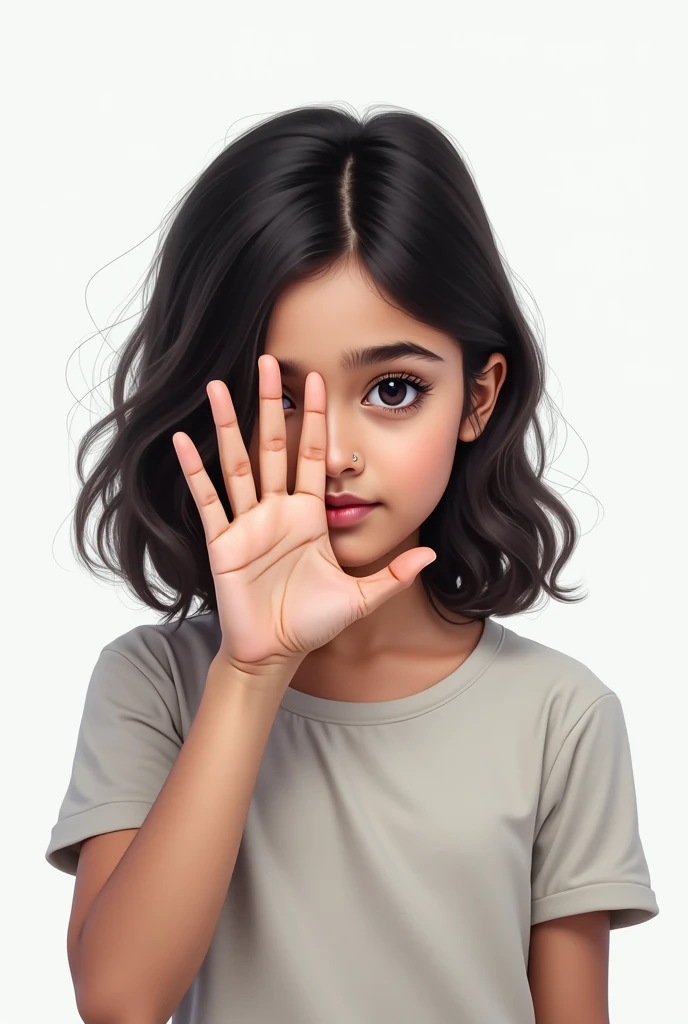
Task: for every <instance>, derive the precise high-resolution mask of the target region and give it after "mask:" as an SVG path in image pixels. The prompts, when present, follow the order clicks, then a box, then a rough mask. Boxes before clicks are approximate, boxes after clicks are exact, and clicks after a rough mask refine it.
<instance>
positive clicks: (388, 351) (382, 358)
mask: <svg viewBox="0 0 688 1024" xmlns="http://www.w3.org/2000/svg"><path fill="white" fill-rule="evenodd" d="M409 356H415V358H416V359H425V360H427V361H428V362H437V363H443V362H444V359H443V358H442V356H439V355H438V354H437V353H436V352H431V351H430V349H428V348H424V347H423V346H422V345H418V344H416V342H415V341H393V342H390V343H389V344H386V345H369V346H368V347H367V348H358V349H351V348H350V349H347V350H346V352H344V353H343V355H342V357H341V359H340V360H339V365H340V366H341V368H342V369H343V370H357V369H358V368H359V367H362V366H373V365H374V364H375V363H390V362H393V361H394V360H395V359H404V358H408V357H409ZM277 362H278V363H279V368H280V373H281V375H282V376H283V377H305V376H306V368H305V366H304V365H303V363H300V362H298V361H297V360H294V359H278V360H277Z"/></svg>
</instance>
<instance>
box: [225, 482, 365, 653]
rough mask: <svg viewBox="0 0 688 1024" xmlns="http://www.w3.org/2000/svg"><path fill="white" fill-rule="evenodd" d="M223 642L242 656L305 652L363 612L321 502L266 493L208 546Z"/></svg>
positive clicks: (360, 593)
mask: <svg viewBox="0 0 688 1024" xmlns="http://www.w3.org/2000/svg"><path fill="white" fill-rule="evenodd" d="M208 553H209V557H210V565H211V569H212V572H213V576H214V578H215V593H216V597H217V603H218V613H219V616H220V620H221V621H222V623H223V637H224V640H225V643H226V645H227V648H228V649H229V650H231V651H233V652H234V657H235V658H236V659H237V660H238V661H241V662H248V663H254V662H259V661H265V660H267V659H270V658H273V657H275V656H279V657H290V656H294V655H299V654H303V655H305V654H307V653H308V652H309V651H312V650H314V649H315V648H318V647H321V646H322V645H323V644H326V643H327V642H328V641H329V640H331V639H332V638H333V637H335V636H336V635H337V634H338V633H339V632H340V631H341V630H342V629H344V628H345V627H346V626H348V625H350V624H351V623H352V622H354V621H355V620H356V619H358V618H361V617H362V616H363V615H365V614H366V600H365V596H364V593H363V591H362V589H361V587H360V586H359V580H358V579H356V578H355V577H351V576H348V575H347V574H346V573H345V572H343V571H342V569H341V568H340V566H339V564H338V563H337V559H336V558H335V555H334V552H333V551H332V546H331V544H330V538H329V534H328V527H327V518H326V516H325V506H324V504H323V501H322V500H321V499H319V498H316V497H315V496H314V495H311V494H294V495H285V496H280V495H271V496H268V497H267V498H265V499H264V500H263V501H262V502H261V503H260V504H258V505H256V506H255V507H254V508H253V509H251V510H250V511H249V512H247V513H245V514H244V515H243V516H241V517H240V518H239V519H237V520H236V521H235V522H234V523H233V524H232V525H231V527H230V528H229V530H227V531H226V532H225V533H223V534H221V536H220V537H218V538H217V540H216V541H215V542H213V543H211V544H210V545H209V546H208Z"/></svg>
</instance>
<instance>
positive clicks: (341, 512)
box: [326, 502, 379, 526]
mask: <svg viewBox="0 0 688 1024" xmlns="http://www.w3.org/2000/svg"><path fill="white" fill-rule="evenodd" d="M378 505H379V502H376V503H375V504H373V505H342V506H340V507H339V508H329V507H328V508H326V514H327V525H328V526H351V525H353V523H358V522H360V521H361V519H364V518H365V517H366V516H367V515H368V514H369V513H370V512H372V511H373V509H374V508H377V507H378Z"/></svg>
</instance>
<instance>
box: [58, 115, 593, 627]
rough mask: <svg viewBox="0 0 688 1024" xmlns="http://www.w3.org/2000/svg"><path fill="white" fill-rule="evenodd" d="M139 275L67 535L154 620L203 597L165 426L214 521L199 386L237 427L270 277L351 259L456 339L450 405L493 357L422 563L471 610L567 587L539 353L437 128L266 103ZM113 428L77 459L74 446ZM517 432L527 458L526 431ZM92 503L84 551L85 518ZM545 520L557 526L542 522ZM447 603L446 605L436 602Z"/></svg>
mask: <svg viewBox="0 0 688 1024" xmlns="http://www.w3.org/2000/svg"><path fill="white" fill-rule="evenodd" d="M169 221H170V222H169V225H168V229H167V231H166V232H163V233H162V236H161V238H162V240H161V241H160V242H159V244H158V247H157V250H156V253H155V256H154V258H153V261H152V263H151V266H150V268H149V270H148V272H147V274H146V277H145V280H144V285H143V288H144V294H147V293H148V290H149V285H150V282H151V280H153V286H152V290H151V291H150V295H149V297H148V298H147V300H146V301H145V302H144V309H143V312H142V315H141V318H140V320H139V322H138V323H137V325H136V327H135V328H134V330H133V331H132V332H131V334H130V336H129V338H128V339H127V341H126V343H125V344H124V345H123V347H122V349H121V350H120V352H118V354H117V365H116V370H115V373H114V380H113V385H112V396H113V401H112V410H111V411H110V412H109V413H108V414H107V415H106V416H104V417H103V418H102V419H101V420H100V421H99V422H97V423H96V424H95V425H94V426H92V427H91V428H90V429H89V430H88V431H87V432H86V433H85V435H84V436H83V438H82V439H81V442H80V444H79V448H78V453H77V473H78V477H79V482H80V485H81V489H80V493H79V495H78V498H77V502H76V506H75V517H74V532H75V536H76V544H77V554H78V557H79V559H80V560H81V561H82V562H83V564H84V565H86V567H87V568H88V569H89V570H90V571H92V572H94V574H95V575H99V569H100V568H101V567H105V568H106V569H108V570H110V571H111V572H113V573H114V574H115V576H116V577H118V578H120V579H122V580H124V581H125V583H126V584H127V585H128V587H129V588H130V589H131V590H132V591H133V592H134V593H135V594H136V595H137V596H138V598H140V600H141V601H142V602H144V604H145V605H147V606H149V607H150V608H152V609H155V610H157V611H159V612H162V613H163V614H164V619H165V621H166V622H170V621H171V620H172V619H173V618H176V617H178V618H179V623H180V624H181V622H182V621H183V620H184V618H185V617H186V616H187V615H188V614H189V612H190V610H191V608H192V605H193V604H194V602H198V607H197V609H196V610H197V611H198V612H199V613H203V612H206V611H215V610H216V608H217V605H216V600H215V592H214V586H213V578H212V574H211V571H210V565H209V561H208V553H207V546H206V541H205V536H204V532H203V527H202V524H201V521H200V517H199V515H198V511H197V509H196V506H195V503H194V501H193V498H192V496H191V493H190V491H189V488H188V485H187V483H186V480H185V479H184V475H183V473H182V470H181V467H180V465H179V461H178V458H177V455H176V452H175V450H174V447H173V444H172V435H173V434H174V433H175V432H176V431H179V430H182V431H184V432H185V433H187V434H188V435H189V436H190V437H191V438H192V439H193V441H194V443H195V445H196V447H197V448H198V451H199V453H200V455H201V458H202V459H203V463H204V465H205V467H206V469H207V471H208V474H209V476H210V478H211V480H212V481H213V484H214V485H215V487H216V489H217V491H218V494H219V495H220V498H221V500H222V501H223V504H224V507H225V509H226V512H227V515H228V517H229V519H230V521H231V517H232V513H231V508H230V506H229V501H228V498H227V495H226V491H225V488H224V484H223V481H222V473H221V469H220V464H219V456H218V449H217V438H216V432H215V426H214V423H213V419H212V413H211V410H210V404H209V402H208V398H207V394H206V385H207V383H208V382H209V381H210V380H213V379H221V380H224V381H225V382H226V383H227V385H228V387H229V390H230V393H231V395H232V399H233V402H234V406H235V409H236V412H237V416H238V419H239V424H240V427H241V430H242V435H243V437H244V439H245V441H246V444H247V445H248V441H249V439H250V437H251V433H252V429H253V424H254V420H255V416H256V409H257V396H258V379H257V378H258V371H257V359H258V356H259V355H260V354H261V352H262V351H264V342H265V336H266V331H267V325H268V321H269V317H270V313H271V309H272V307H273V305H274V303H275V301H276V299H277V297H278V296H279V294H280V292H281V291H282V289H284V287H285V286H286V285H287V284H289V283H291V282H293V281H296V280H301V279H304V278H306V277H310V276H313V275H314V274H318V273H320V272H323V271H327V269H328V268H330V267H332V266H333V265H335V264H336V263H338V262H339V261H342V260H347V259H355V260H357V261H358V262H359V264H360V266H361V268H362V269H364V270H365V272H366V275H367V276H369V278H370V279H371V280H372V281H373V282H374V283H375V285H376V286H377V287H378V288H379V289H380V294H381V295H382V296H383V297H384V298H386V299H387V301H391V302H392V303H393V304H394V305H395V306H397V307H398V308H400V309H402V310H403V311H404V312H406V313H407V314H408V315H410V316H412V317H414V318H416V319H417V320H419V321H421V322H423V323H425V324H428V325H430V326H431V327H434V328H436V329H437V330H439V331H442V332H444V333H446V334H449V335H451V336H453V337H455V338H456V340H457V343H458V344H459V345H460V349H461V353H462V360H463V367H464V378H465V391H464V395H463V407H464V416H471V417H473V422H475V423H476V425H477V426H479V427H482V426H483V425H482V424H479V423H477V421H476V419H475V409H474V405H473V394H472V388H473V386H474V385H475V383H476V382H477V381H478V380H479V379H480V376H481V370H483V369H484V367H485V364H486V363H487V361H488V359H489V356H490V354H491V353H493V352H502V353H504V356H505V359H506V363H507V373H506V378H505V381H504V384H503V387H502V389H501V391H500V393H499V396H498V398H497V402H496V405H495V408H494V410H493V412H492V415H491V417H490V418H489V419H488V422H487V423H486V424H485V425H484V429H482V432H481V433H480V436H479V437H478V438H477V439H476V440H475V441H473V442H471V443H463V442H461V441H459V442H458V444H457V448H456V456H455V459H454V464H453V467H452V471H451V476H450V480H449V483H448V485H447V488H446V490H445V493H444V495H443V497H442V498H441V500H440V502H439V503H438V505H437V507H436V508H435V509H434V510H433V512H432V513H431V515H430V516H429V517H428V518H427V520H426V521H425V522H424V523H422V525H421V526H420V537H419V544H420V545H422V546H425V545H427V546H429V547H431V548H432V549H433V550H434V551H436V552H437V559H436V560H435V561H434V562H432V563H431V564H430V565H429V566H427V567H426V568H425V569H423V570H422V573H421V579H422V583H423V586H424V588H425V591H426V593H427V595H428V598H429V599H430V601H431V603H432V606H433V607H434V609H435V611H437V613H438V614H439V615H440V616H441V617H442V618H445V616H444V615H443V613H442V611H441V609H440V608H439V607H438V606H437V604H436V600H437V601H439V604H440V605H441V606H442V607H443V608H444V609H447V610H449V611H450V612H452V613H459V614H460V615H463V616H467V617H468V618H470V619H476V618H484V617H485V616H488V615H512V614H515V613H517V612H523V611H526V610H528V609H529V608H531V607H532V606H533V605H534V604H535V603H536V602H537V601H538V599H539V597H540V595H541V594H548V595H549V596H551V597H553V598H555V599H556V600H559V601H569V602H576V601H580V600H583V598H584V597H585V596H587V595H583V597H578V596H571V591H572V590H573V589H574V588H566V587H564V586H562V585H561V584H560V583H559V582H558V576H559V574H560V572H561V571H562V569H563V568H564V566H565V564H566V562H567V561H568V559H569V558H570V556H571V554H572V553H573V550H574V548H575V546H576V543H577V538H578V532H577V521H576V519H575V517H574V516H573V514H572V512H571V511H570V510H569V508H568V507H567V506H566V505H565V504H564V503H563V501H562V500H560V498H559V497H558V496H557V495H556V494H555V493H554V492H553V491H552V490H551V489H550V488H549V487H548V485H547V484H546V483H545V482H544V480H543V473H544V469H545V457H546V445H545V441H544V437H543V431H542V428H541V425H540V423H539V420H538V410H539V406H540V402H541V400H542V399H543V397H544V398H545V399H547V400H548V401H549V399H548V398H547V395H546V390H545V362H544V357H543V354H542V352H541V351H540V348H539V346H538V344H537V342H536V339H535V336H534V333H533V331H532V330H531V328H530V326H529V324H528V322H527V320H526V318H525V316H524V314H523V312H522V311H521V308H520V306H519V304H518V301H517V299H516V296H515V294H514V291H513V288H512V285H511V283H510V280H509V278H508V276H507V273H506V270H505V266H504V265H503V262H502V259H501V257H500V254H499V252H498V249H497V246H496V243H495V239H494V237H493V233H492V230H491V227H490V223H489V221H488V218H487V215H486V213H485V210H484V208H483V204H482V202H481V199H480V196H479V193H478V190H477V187H476V185H475V183H474V181H473V178H472V176H471V174H470V173H469V170H468V168H467V166H466V164H465V163H464V161H463V159H462V158H461V155H460V153H459V151H458V149H457V148H456V147H455V145H454V144H453V143H452V141H451V139H450V137H448V136H447V135H446V134H445V133H444V131H443V130H442V129H440V128H439V127H438V126H436V125H435V124H434V123H432V122H431V121H429V120H427V119H425V118H423V117H421V116H419V115H417V114H415V113H412V112H408V111H405V110H387V111H383V112H381V113H365V114H363V115H359V114H357V113H355V112H353V111H352V110H350V109H348V108H346V107H341V108H340V107H339V106H337V105H327V106H319V105H318V106H307V107H301V108H297V109H292V110H288V111H285V112H282V113H279V114H277V115H274V116H271V117H268V118H266V119H264V120H263V121H261V122H260V123H258V124H257V125H255V126H253V127H252V128H250V129H249V130H247V131H245V132H244V133H243V134H241V135H240V136H238V137H237V138H236V139H235V140H234V141H232V142H231V143H230V144H229V145H227V146H226V148H225V149H224V150H223V151H222V152H221V153H220V154H219V156H217V157H216V158H215V159H213V160H212V162H211V163H210V164H209V166H208V167H207V168H206V169H205V170H204V171H203V172H202V173H201V174H200V175H199V176H198V178H197V180H196V181H195V183H194V184H193V185H192V186H191V187H190V189H189V190H188V191H187V193H186V194H185V195H184V196H183V197H182V199H181V200H180V201H179V202H178V203H177V204H176V206H175V208H174V209H173V211H172V213H171V215H170V216H169ZM111 427H112V428H113V430H112V436H111V438H110V439H109V442H108V444H107V446H106V448H105V449H104V451H103V453H102V454H101V455H100V457H99V459H98V460H97V462H96V464H95V465H94V467H93V469H92V471H91V472H90V473H89V475H88V478H86V479H85V477H84V470H83V466H84V459H85V456H86V454H87V453H88V452H89V450H90V449H91V448H92V446H93V445H94V443H95V442H96V440H97V439H98V438H100V436H101V435H102V434H103V433H104V432H106V431H108V430H109V429H110V428H111ZM531 431H532V436H533V439H534V444H535V459H534V465H532V464H531V462H530V461H529V458H528V455H527V450H526V441H527V437H528V435H529V432H531ZM98 503H100V506H101V507H100V509H99V512H98V515H97V528H96V535H95V551H97V554H98V556H99V559H100V562H98V561H96V560H95V559H94V558H93V556H92V555H91V553H90V552H89V550H88V548H87V542H86V541H87V538H86V528H87V524H88V522H89V519H90V516H91V513H92V511H93V509H94V508H95V506H96V505H97V504H98ZM557 528H558V529H559V531H560V534H561V536H560V538H558V537H557ZM447 621H449V620H447Z"/></svg>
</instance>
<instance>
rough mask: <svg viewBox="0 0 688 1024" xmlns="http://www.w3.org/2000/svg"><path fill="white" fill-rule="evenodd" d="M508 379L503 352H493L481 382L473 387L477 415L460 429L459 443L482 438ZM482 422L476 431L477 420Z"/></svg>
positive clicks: (467, 418) (466, 420)
mask: <svg viewBox="0 0 688 1024" xmlns="http://www.w3.org/2000/svg"><path fill="white" fill-rule="evenodd" d="M505 379H506V359H505V358H504V356H503V355H502V353H501V352H493V353H492V355H491V356H490V358H489V359H488V361H487V363H486V364H485V366H484V368H483V370H482V376H481V378H480V380H478V381H476V383H475V384H474V385H473V389H472V394H473V401H474V404H475V414H474V415H473V416H466V417H465V419H464V420H463V421H462V423H461V426H460V428H459V441H467V442H470V441H475V439H476V438H478V437H480V435H481V434H482V432H483V430H484V429H485V424H486V423H487V421H488V420H489V418H490V416H491V415H492V412H493V410H494V407H495V404H496V402H497V397H498V395H499V392H500V391H501V389H502V385H503V384H504V381H505ZM476 418H477V419H478V420H479V422H480V429H479V430H476V424H475V420H476Z"/></svg>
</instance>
